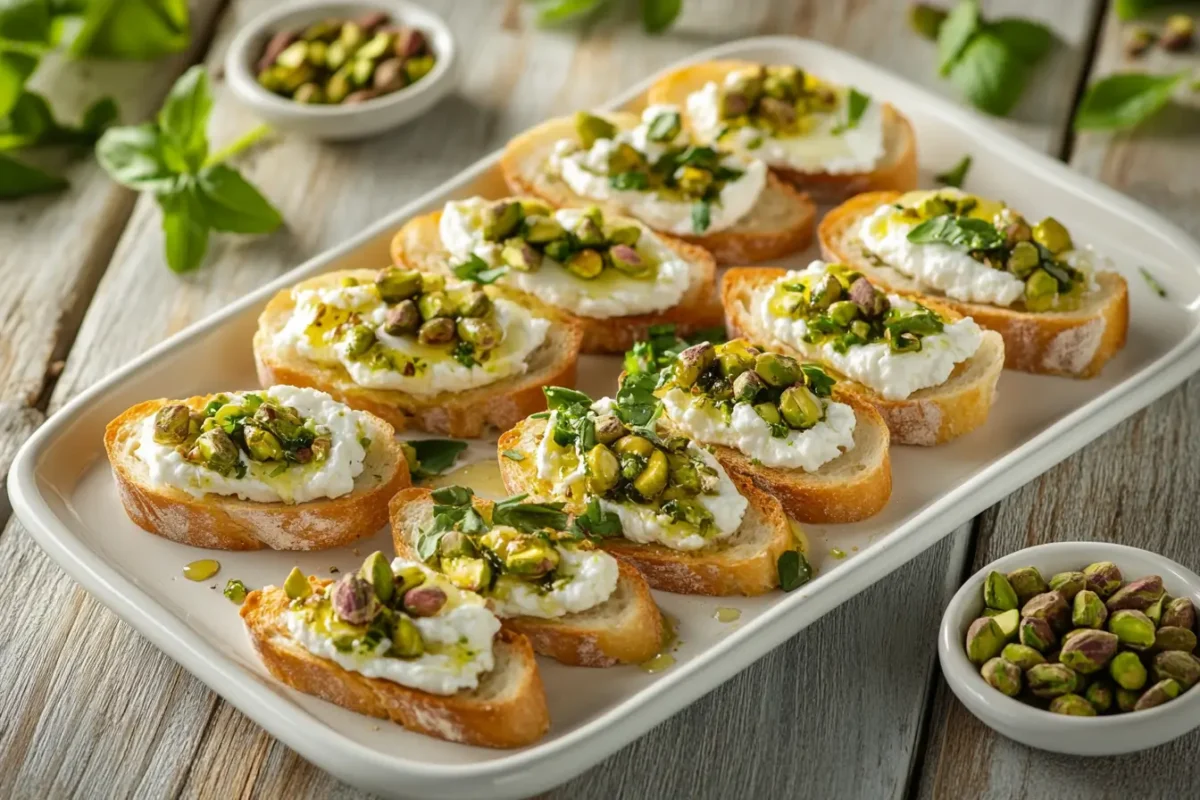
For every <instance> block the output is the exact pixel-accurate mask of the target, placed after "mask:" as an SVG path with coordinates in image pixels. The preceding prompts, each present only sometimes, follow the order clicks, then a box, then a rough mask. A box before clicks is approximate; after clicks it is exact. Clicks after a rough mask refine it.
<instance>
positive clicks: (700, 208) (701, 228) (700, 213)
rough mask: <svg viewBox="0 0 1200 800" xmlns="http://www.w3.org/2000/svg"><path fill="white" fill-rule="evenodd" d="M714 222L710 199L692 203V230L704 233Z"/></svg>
mask: <svg viewBox="0 0 1200 800" xmlns="http://www.w3.org/2000/svg"><path fill="white" fill-rule="evenodd" d="M711 223H712V204H711V203H710V202H709V201H708V200H700V201H699V202H696V203H693V204H692V231H693V232H694V233H704V232H705V231H706V230H708V226H709V225H710V224H711Z"/></svg>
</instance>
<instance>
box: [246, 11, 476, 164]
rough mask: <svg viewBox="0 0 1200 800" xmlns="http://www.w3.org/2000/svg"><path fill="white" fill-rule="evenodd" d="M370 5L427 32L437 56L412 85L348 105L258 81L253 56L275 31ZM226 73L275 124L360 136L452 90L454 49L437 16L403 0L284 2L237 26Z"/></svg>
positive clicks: (323, 134)
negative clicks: (301, 98)
mask: <svg viewBox="0 0 1200 800" xmlns="http://www.w3.org/2000/svg"><path fill="white" fill-rule="evenodd" d="M370 11H383V12H386V13H387V14H389V15H390V16H391V17H392V19H393V21H395V22H397V23H399V24H402V25H410V26H412V27H415V28H418V29H420V30H421V31H422V32H423V33H424V34H425V35H426V36H427V37H429V43H430V47H431V48H432V49H433V52H434V56H435V57H436V59H437V62H436V63H435V64H434V67H433V69H432V70H430V72H429V74H428V75H426V76H425V77H424V78H422V79H421V80H419V81H417V82H416V83H414V84H413V85H412V86H408V87H405V88H404V89H400V90H399V91H396V92H391V93H389V94H385V95H383V96H381V97H376V98H374V99H372V100H367V101H365V102H362V103H354V104H351V105H308V104H305V103H297V102H295V101H292V100H289V99H287V98H286V97H280V96H279V95H277V94H274V93H272V92H268V91H267V90H266V89H264V88H263V87H262V86H260V85H259V84H258V81H257V80H256V79H255V72H254V65H255V62H257V61H258V59H259V57H260V56H261V55H262V51H263V48H264V47H265V46H266V43H267V40H268V39H270V38H271V36H272V35H273V34H275V33H276V32H278V31H281V30H290V29H295V28H303V27H305V26H307V25H309V24H310V23H313V22H316V21H318V20H322V19H326V18H328V17H337V18H348V19H353V18H355V17H358V16H359V15H361V14H365V13H367V12H370ZM225 77H226V80H227V81H228V82H229V86H230V88H231V89H232V90H233V93H234V94H235V95H236V96H237V98H238V99H239V100H240V101H242V102H243V103H245V104H246V105H247V106H248V107H249V108H251V109H252V110H253V111H254V112H255V113H256V114H258V115H259V116H260V117H262V118H263V119H264V120H266V121H267V122H268V123H270V124H271V125H272V126H273V127H275V128H277V129H279V130H282V131H292V132H295V133H299V134H303V135H305V136H311V137H314V138H317V139H329V140H335V141H336V140H349V139H362V138H365V137H367V136H374V135H375V134H378V133H382V132H383V131H385V130H388V129H389V128H394V127H396V126H398V125H402V124H404V123H405V122H408V121H410V120H412V119H414V118H415V117H418V116H420V115H421V114H423V113H424V112H426V111H428V110H429V109H430V108H431V107H432V106H433V105H434V104H435V103H437V102H438V101H439V100H441V99H442V98H443V97H445V96H446V94H447V93H448V92H450V91H452V90H453V89H454V87H455V85H456V83H457V81H458V63H457V51H456V47H455V43H454V36H453V35H452V34H451V33H450V28H449V27H447V25H446V23H445V22H443V21H442V18H441V17H439V16H438V15H437V14H434V13H433V12H431V11H429V10H427V9H425V8H423V7H421V6H419V5H417V4H415V3H409V2H406V0H374V2H362V3H358V2H334V1H330V0H325V1H324V2H311V3H303V4H287V5H284V6H283V7H281V8H274V9H271V10H270V11H267V12H266V13H264V14H260V15H259V16H257V17H255V18H254V19H252V20H250V22H248V23H247V24H246V25H245V26H244V27H243V28H242V29H241V30H240V31H238V34H237V36H236V37H234V40H233V43H232V44H230V46H229V51H228V52H227V53H226V54H225Z"/></svg>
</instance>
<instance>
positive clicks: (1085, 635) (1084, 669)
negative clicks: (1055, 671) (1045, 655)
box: [1058, 630, 1117, 675]
mask: <svg viewBox="0 0 1200 800" xmlns="http://www.w3.org/2000/svg"><path fill="white" fill-rule="evenodd" d="M1077 633H1078V635H1076V636H1072V637H1070V638H1069V639H1065V640H1064V641H1063V646H1062V650H1061V651H1060V652H1059V654H1058V659H1059V661H1061V662H1062V663H1063V664H1066V665H1067V666H1068V667H1070V668H1071V669H1073V670H1075V671H1076V672H1078V673H1079V674H1081V675H1090V674H1091V673H1093V672H1099V671H1100V670H1102V669H1104V668H1105V667H1106V666H1108V662H1109V661H1111V660H1112V658H1113V656H1115V655H1116V653H1117V637H1116V635H1115V634H1112V633H1109V632H1107V631H1097V630H1082V631H1078V632H1077Z"/></svg>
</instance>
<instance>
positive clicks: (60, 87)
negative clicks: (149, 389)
mask: <svg viewBox="0 0 1200 800" xmlns="http://www.w3.org/2000/svg"><path fill="white" fill-rule="evenodd" d="M219 5H220V2H219V0H200V1H199V2H195V3H193V4H192V6H193V8H192V26H193V29H194V31H195V35H194V37H193V45H192V48H191V51H190V52H187V53H181V54H180V55H178V56H176V57H173V58H170V59H165V60H162V61H159V62H156V63H145V62H92V61H88V62H78V61H74V62H73V61H67V60H66V59H63V58H61V57H60V56H57V55H50V56H47V57H46V58H44V59H43V61H42V63H41V64H40V65H39V67H38V70H37V71H36V72H35V73H34V75H33V78H32V79H31V81H30V88H31V89H32V90H33V91H37V92H40V93H42V94H44V95H45V96H46V97H47V98H49V99H50V101H51V105H52V107H53V108H54V110H55V112H56V113H57V114H58V115H59V116H60V117H61V118H62V119H63V120H64V121H67V122H72V123H73V122H76V120H75V119H74V118H73V117H72V114H74V113H78V112H79V111H80V110H81V109H83V108H84V107H86V106H87V104H89V103H90V102H92V101H94V100H96V99H98V98H100V97H103V96H105V95H110V96H112V97H113V98H114V99H115V100H116V101H117V103H118V105H119V107H120V112H121V121H122V122H123V123H126V124H129V123H132V122H137V121H141V120H143V119H145V118H147V117H148V116H150V114H151V113H153V112H154V111H155V110H156V109H157V108H158V106H159V103H160V101H161V100H162V98H163V97H164V96H165V95H166V93H167V90H168V89H169V88H170V86H171V82H172V81H173V80H174V79H175V77H176V76H177V75H178V74H179V73H180V72H182V71H183V70H184V69H185V68H186V67H187V65H188V64H190V63H192V62H193V61H195V60H196V58H197V57H198V56H199V52H200V51H201V50H202V48H203V47H204V45H205V43H206V42H207V40H208V37H209V33H210V31H211V28H212V25H213V22H214V19H215V17H216V14H217V9H218V7H219ZM51 163H54V164H55V165H56V166H58V165H59V162H57V161H55V162H51ZM61 166H62V174H63V175H64V176H65V177H66V178H67V179H68V180H69V181H70V182H71V185H70V188H68V189H66V190H64V191H62V192H55V193H51V194H45V195H38V196H35V197H31V198H28V199H25V200H20V201H13V202H5V203H0V242H4V247H3V248H0V286H3V287H4V291H3V292H0V386H3V387H4V397H3V399H0V478H3V477H4V476H5V475H6V474H7V473H8V467H9V464H11V463H12V456H13V455H14V454H15V452H16V449H17V447H19V446H20V444H21V443H22V442H23V441H24V440H25V439H26V438H27V437H28V436H29V434H30V433H31V432H32V431H33V430H34V429H35V428H36V427H37V426H38V425H39V424H41V422H42V419H43V418H44V417H43V414H42V412H43V411H44V410H45V399H46V398H45V395H46V393H47V389H48V387H49V386H51V385H52V384H53V381H54V380H55V378H57V375H58V369H60V368H61V366H62V365H61V361H60V360H61V359H62V358H64V357H65V356H66V354H67V351H68V350H69V349H70V346H71V344H72V342H74V340H75V334H76V331H77V330H78V329H79V323H80V320H81V319H82V318H83V314H84V311H85V310H86V309H87V307H88V303H89V301H90V300H91V298H92V293H93V292H94V291H95V288H96V282H97V281H98V280H99V279H100V276H101V275H102V274H103V272H104V269H105V267H107V266H108V262H109V258H110V257H111V256H112V252H113V248H114V247H115V246H116V243H117V239H118V237H119V236H120V235H121V231H122V229H123V228H124V227H125V223H126V221H127V220H128V219H129V215H130V212H131V211H132V210H133V204H134V199H135V195H134V193H133V192H130V191H129V190H127V189H124V188H122V187H120V186H118V185H117V184H115V183H113V182H112V180H110V179H109V177H108V175H107V174H105V172H104V170H102V169H101V168H100V166H99V164H97V163H96V160H95V159H94V158H92V157H91V155H90V153H87V152H85V153H83V154H80V155H79V157H77V158H74V159H70V160H64V161H62V162H61ZM0 512H3V513H0V524H2V523H3V522H4V521H5V520H7V519H8V513H7V507H6V505H5V504H3V503H0Z"/></svg>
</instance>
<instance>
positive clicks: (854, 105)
mask: <svg viewBox="0 0 1200 800" xmlns="http://www.w3.org/2000/svg"><path fill="white" fill-rule="evenodd" d="M869 105H871V96H870V95H866V94H863V93H862V92H860V91H859V90H858V89H855V88H853V87H852V88H851V89H850V96H849V98H847V100H846V119H845V121H844V122H841V123H839V124H838V125H837V126H836V127H834V129H833V135H834V136H837V135H839V134H842V133H845V132H846V131H849V130H853V129H854V128H857V127H858V123H859V120H861V119H862V115H863V113H864V112H865V111H866V110H867V106H869Z"/></svg>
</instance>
